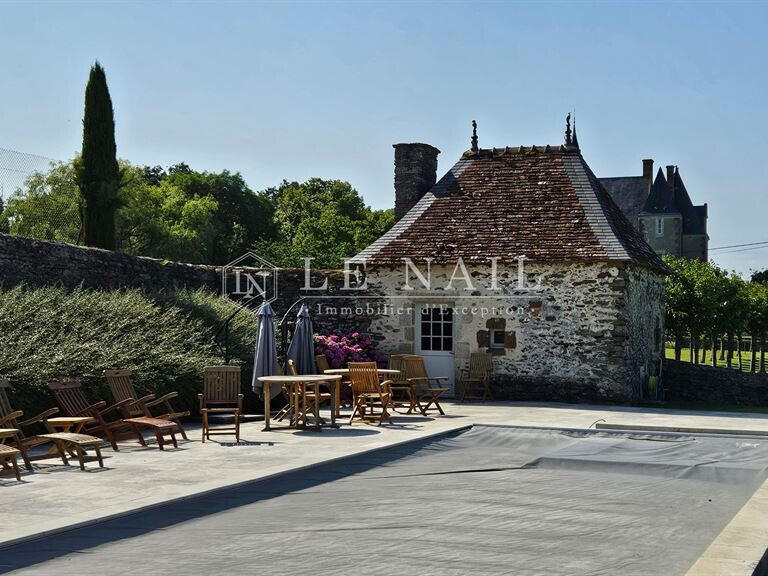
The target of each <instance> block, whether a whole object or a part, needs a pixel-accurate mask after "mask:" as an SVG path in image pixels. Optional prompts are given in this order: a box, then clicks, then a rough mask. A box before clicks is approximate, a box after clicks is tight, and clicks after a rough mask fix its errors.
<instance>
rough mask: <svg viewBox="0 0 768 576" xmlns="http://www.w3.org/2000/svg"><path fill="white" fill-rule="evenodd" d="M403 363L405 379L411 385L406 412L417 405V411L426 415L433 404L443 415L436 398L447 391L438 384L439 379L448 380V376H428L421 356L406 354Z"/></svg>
mask: <svg viewBox="0 0 768 576" xmlns="http://www.w3.org/2000/svg"><path fill="white" fill-rule="evenodd" d="M403 365H404V366H405V377H406V380H408V384H410V386H411V408H409V410H408V413H409V414H410V413H411V412H412V411H413V410H414V409H416V408H417V407H418V409H419V411H420V412H421V413H422V414H423V415H424V416H426V415H427V411H428V410H429V409H430V408H432V406H434V408H435V409H436V410H437V411H438V412H440V414H442V415H445V412H443V408H442V406H440V402H439V400H438V399H439V398H440V396H441V395H442V394H444V393H445V392H447V391H448V388H445V387H442V386H440V385H439V384H440V381H441V380H448V377H447V376H429V375H428V374H427V369H426V367H425V366H424V358H423V357H422V356H416V355H409V356H406V357H405V359H404V360H403ZM433 382H434V383H435V385H433Z"/></svg>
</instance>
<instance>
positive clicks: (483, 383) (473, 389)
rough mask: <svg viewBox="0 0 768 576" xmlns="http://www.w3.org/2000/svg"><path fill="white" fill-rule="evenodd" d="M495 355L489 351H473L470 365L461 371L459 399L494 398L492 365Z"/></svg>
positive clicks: (483, 399) (461, 400) (470, 356)
mask: <svg viewBox="0 0 768 576" xmlns="http://www.w3.org/2000/svg"><path fill="white" fill-rule="evenodd" d="M492 360H493V356H491V355H490V354H489V353H488V352H472V354H470V355H469V366H467V367H466V368H464V369H463V370H462V371H461V379H460V381H459V394H460V396H459V401H460V402H463V401H464V400H465V399H467V398H469V399H470V400H482V401H483V402H485V401H486V400H492V399H493V398H492V396H491V365H492Z"/></svg>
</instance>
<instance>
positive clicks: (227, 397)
mask: <svg viewBox="0 0 768 576" xmlns="http://www.w3.org/2000/svg"><path fill="white" fill-rule="evenodd" d="M197 399H198V400H199V402H200V414H202V416H203V442H205V439H206V438H207V439H208V440H210V439H211V436H214V435H225V434H226V435H230V434H231V433H232V432H234V433H235V440H236V441H237V443H238V444H239V443H240V415H241V414H242V412H243V394H242V392H241V387H240V366H210V367H208V368H205V369H204V370H203V393H202V394H198V395H197ZM209 414H232V415H233V416H234V418H235V425H234V427H233V428H214V430H215V431H214V432H212V431H211V428H210V426H209V423H208V415H209Z"/></svg>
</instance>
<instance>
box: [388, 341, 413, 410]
mask: <svg viewBox="0 0 768 576" xmlns="http://www.w3.org/2000/svg"><path fill="white" fill-rule="evenodd" d="M406 356H408V354H391V355H390V356H389V364H388V368H389V369H390V370H399V372H400V373H399V374H395V375H393V376H392V378H391V379H390V381H391V382H392V383H391V384H390V385H389V390H390V392H391V393H392V398H391V401H392V408H393V409H394V408H397V407H400V406H405V405H407V406H408V407H409V411H412V409H413V406H414V402H413V395H412V394H411V385H410V384H409V383H408V380H407V379H406V377H405V362H404V361H405V358H406Z"/></svg>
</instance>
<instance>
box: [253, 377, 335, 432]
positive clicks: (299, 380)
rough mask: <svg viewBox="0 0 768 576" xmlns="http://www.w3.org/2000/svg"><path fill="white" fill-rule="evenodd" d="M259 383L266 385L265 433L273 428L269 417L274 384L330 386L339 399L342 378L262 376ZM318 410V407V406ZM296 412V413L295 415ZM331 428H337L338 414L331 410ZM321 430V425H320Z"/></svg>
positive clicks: (317, 400) (317, 399) (316, 399)
mask: <svg viewBox="0 0 768 576" xmlns="http://www.w3.org/2000/svg"><path fill="white" fill-rule="evenodd" d="M257 380H258V381H259V382H261V383H262V384H263V385H264V390H263V394H264V428H263V431H264V432H268V431H270V430H271V429H272V428H271V427H270V425H269V416H270V400H271V398H270V397H271V394H270V391H269V388H270V385H272V384H280V385H283V384H287V385H289V386H306V385H307V384H319V383H322V384H328V385H329V386H331V388H333V390H332V391H331V393H332V394H333V395H334V397H336V398H338V396H339V383H340V382H341V376H340V375H333V374H301V375H299V376H261V377H260V378H257ZM297 396H298V395H297V394H291V397H292V398H295V397H297ZM315 401H316V402H319V395H317V396H316V397H315ZM316 408H317V406H316ZM295 413H296V412H295V411H294V414H295ZM331 426H332V427H334V428H335V427H336V413H335V411H334V410H331ZM318 428H319V424H318Z"/></svg>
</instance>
